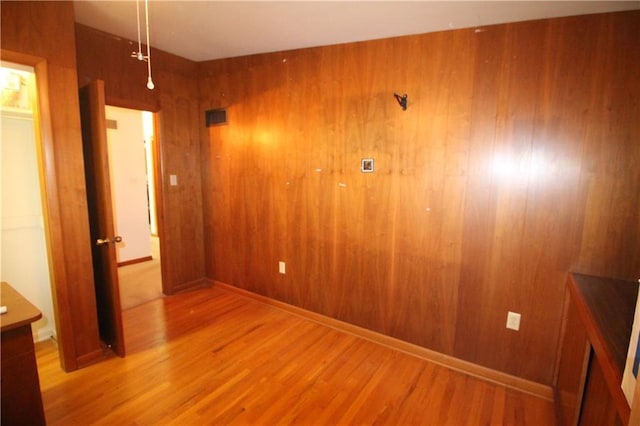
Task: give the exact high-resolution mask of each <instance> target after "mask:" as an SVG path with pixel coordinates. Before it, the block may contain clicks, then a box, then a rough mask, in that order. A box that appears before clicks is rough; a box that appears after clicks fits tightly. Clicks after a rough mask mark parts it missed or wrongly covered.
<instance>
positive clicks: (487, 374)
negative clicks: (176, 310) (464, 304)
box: [209, 280, 554, 401]
mask: <svg viewBox="0 0 640 426" xmlns="http://www.w3.org/2000/svg"><path fill="white" fill-rule="evenodd" d="M209 282H210V283H211V284H212V285H213V286H215V287H217V288H220V289H223V290H226V291H229V292H232V293H236V294H238V295H241V296H244V297H247V298H250V299H253V300H256V301H258V302H262V303H264V304H267V305H271V306H274V307H276V308H279V309H282V310H283V311H286V312H289V313H292V314H294V315H298V316H300V317H303V318H306V319H308V320H310V321H314V322H316V323H319V324H322V325H325V326H327V327H331V328H334V329H336V330H339V331H342V332H345V333H349V334H351V335H354V336H357V337H360V338H362V339H365V340H369V341H371V342H374V343H377V344H380V345H383V346H386V347H388V348H390V349H394V350H397V351H399V352H403V353H406V354H408V355H412V356H415V357H417V358H420V359H423V360H426V361H429V362H433V363H434V364H438V365H441V366H443V367H447V368H450V369H452V370H455V371H459V372H461V373H464V374H468V375H469V376H473V377H476V378H479V379H482V380H485V381H488V382H491V383H496V384H499V385H503V386H505V387H507V388H510V389H514V390H517V391H520V392H524V393H527V394H530V395H534V396H537V397H539V398H542V399H545V400H547V401H553V400H554V397H553V388H552V387H551V386H548V385H543V384H541V383H537V382H533V381H531V380H526V379H523V378H520V377H517V376H513V375H511V374H507V373H503V372H501V371H497V370H493V369H491V368H487V367H483V366H480V365H477V364H474V363H471V362H468V361H464V360H461V359H458V358H454V357H452V356H449V355H445V354H442V353H439V352H436V351H433V350H430V349H427V348H423V347H422V346H418V345H414V344H413V343H409V342H405V341H403V340H400V339H396V338H394V337H390V336H387V335H385V334H381V333H377V332H375V331H371V330H368V329H366V328H363V327H358V326H356V325H353V324H349V323H346V322H344V321H339V320H336V319H334V318H330V317H327V316H325V315H321V314H318V313H315V312H311V311H308V310H306V309H303V308H299V307H297V306H293V305H290V304H288V303H284V302H280V301H278V300H275V299H271V298H269V297H266V296H262V295H259V294H256V293H252V292H250V291H248V290H244V289H241V288H239V287H235V286H233V285H230V284H226V283H223V282H220V281H214V280H209Z"/></svg>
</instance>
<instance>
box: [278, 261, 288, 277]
mask: <svg viewBox="0 0 640 426" xmlns="http://www.w3.org/2000/svg"><path fill="white" fill-rule="evenodd" d="M278 271H279V272H280V273H281V274H286V273H287V268H286V265H285V263H284V262H282V261H280V262H278Z"/></svg>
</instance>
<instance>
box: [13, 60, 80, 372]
mask: <svg viewBox="0 0 640 426" xmlns="http://www.w3.org/2000/svg"><path fill="white" fill-rule="evenodd" d="M1 56H2V60H3V61H8V62H13V63H16V64H21V65H27V66H30V67H33V69H34V73H35V76H36V92H37V104H36V110H35V111H34V120H33V122H34V125H35V137H36V141H37V144H36V145H37V151H38V163H39V170H40V180H41V184H42V185H41V188H42V189H41V191H42V200H43V203H42V214H43V217H44V228H45V229H44V231H45V232H44V233H45V244H46V248H47V259H48V261H49V277H50V282H51V295H52V298H53V312H54V315H55V324H56V337H57V341H58V352H59V356H60V364H61V366H62V368H63V369H64V370H65V371H73V370H76V369H77V368H78V357H77V354H76V346H75V340H74V337H73V333H74V330H73V320H72V310H71V309H70V304H69V293H70V287H69V283H68V279H67V269H66V256H65V247H64V235H63V231H62V229H63V228H62V220H61V217H62V215H61V208H60V203H59V198H58V194H59V189H58V184H57V173H56V166H55V164H56V163H55V146H54V138H53V126H52V123H51V109H50V106H49V82H48V75H49V72H48V64H47V61H46V60H45V59H43V58H40V57H37V56H33V55H27V54H23V53H17V52H12V51H7V50H4V49H2V50H1Z"/></svg>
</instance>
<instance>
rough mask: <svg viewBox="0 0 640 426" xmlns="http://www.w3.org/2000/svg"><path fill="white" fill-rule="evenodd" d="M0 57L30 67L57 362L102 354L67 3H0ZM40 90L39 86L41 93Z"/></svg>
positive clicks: (71, 364) (69, 365)
mask: <svg viewBox="0 0 640 426" xmlns="http://www.w3.org/2000/svg"><path fill="white" fill-rule="evenodd" d="M1 10H2V24H1V25H0V27H1V28H2V36H1V37H2V59H3V60H9V61H13V62H18V63H21V64H25V65H30V66H36V77H37V79H38V87H39V88H40V93H39V100H40V104H41V112H42V113H43V114H42V116H43V118H44V119H45V122H44V123H43V124H44V126H43V127H42V129H41V133H42V139H43V140H42V149H43V157H44V162H43V164H44V178H45V192H46V195H45V207H46V211H47V212H48V227H47V229H48V236H47V237H48V240H49V244H50V247H49V259H50V269H51V273H52V278H53V280H52V282H53V283H54V285H53V287H54V288H53V289H52V290H53V296H54V301H55V312H56V326H57V335H58V340H59V341H60V342H61V345H62V346H63V353H61V357H60V360H61V363H62V365H63V367H64V368H65V369H66V370H74V369H76V368H77V367H78V366H81V365H82V364H84V363H88V362H91V361H92V360H95V359H96V358H97V357H101V356H102V350H101V347H100V339H99V335H98V320H97V313H96V309H95V294H94V288H93V272H92V263H91V247H90V236H89V219H88V214H87V199H86V189H85V180H84V160H83V157H82V135H81V129H80V110H79V106H78V105H79V104H78V84H77V74H76V59H75V36H74V16H73V4H72V3H71V2H66V3H60V2H3V3H2V8H1ZM43 88H44V89H46V90H44V91H43Z"/></svg>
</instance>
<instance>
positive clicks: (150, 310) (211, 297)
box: [37, 287, 554, 425]
mask: <svg viewBox="0 0 640 426" xmlns="http://www.w3.org/2000/svg"><path fill="white" fill-rule="evenodd" d="M124 322H125V335H126V336H127V342H126V344H127V347H128V351H129V354H128V356H127V358H125V359H122V358H115V357H114V358H112V359H109V360H108V361H106V362H103V363H100V364H96V365H93V366H91V367H89V368H85V369H82V370H80V371H77V372H75V373H73V374H64V373H62V372H61V371H60V370H59V368H58V366H57V361H56V354H55V348H54V347H53V344H52V343H51V342H44V343H41V344H38V346H37V359H38V367H39V369H40V377H41V387H42V397H43V402H44V407H45V414H46V417H47V424H49V425H58V424H64V425H69V424H114V423H123V422H124V423H130V424H239V425H250V424H263V425H269V424H303V425H304V424H314V425H325V424H326V425H336V424H341V425H342V424H354V425H355V424H389V425H400V424H403V425H409V424H438V425H463V424H468V425H477V424H500V425H527V424H531V425H539V424H548V425H552V424H554V423H553V422H554V414H553V404H552V403H551V402H550V401H545V400H541V399H538V398H535V397H532V396H530V395H525V394H521V393H518V392H516V391H513V390H510V389H506V388H504V387H502V386H499V385H495V384H490V383H487V382H484V381H482V380H478V379H475V378H472V377H469V376H466V375H464V374H461V373H457V372H454V371H451V370H448V369H446V368H444V367H440V366H437V365H435V364H432V363H429V362H427V361H424V360H421V359H418V358H415V357H412V356H409V355H407V354H403V353H400V352H397V351H394V350H392V349H389V348H386V347H383V346H381V345H378V344H375V343H373V342H369V341H366V340H363V339H360V338H357V337H355V336H353V335H350V334H346V333H343V332H340V331H337V330H335V329H332V328H329V327H326V326H323V325H319V324H317V323H315V322H312V321H309V320H307V319H304V318H301V317H299V316H297V315H292V314H290V313H287V312H284V311H282V310H280V309H277V308H275V307H273V306H269V305H266V304H263V303H259V302H256V301H255V300H253V299H250V298H246V297H243V296H240V295H238V294H235V293H232V292H228V291H225V290H222V289H220V288H217V287H214V288H212V289H201V290H194V291H191V292H187V293H183V294H178V295H174V296H170V297H166V298H163V299H158V300H155V301H152V302H150V303H147V304H143V305H139V306H137V307H134V308H132V309H129V310H127V311H125V312H124ZM461 407H464V409H461Z"/></svg>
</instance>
